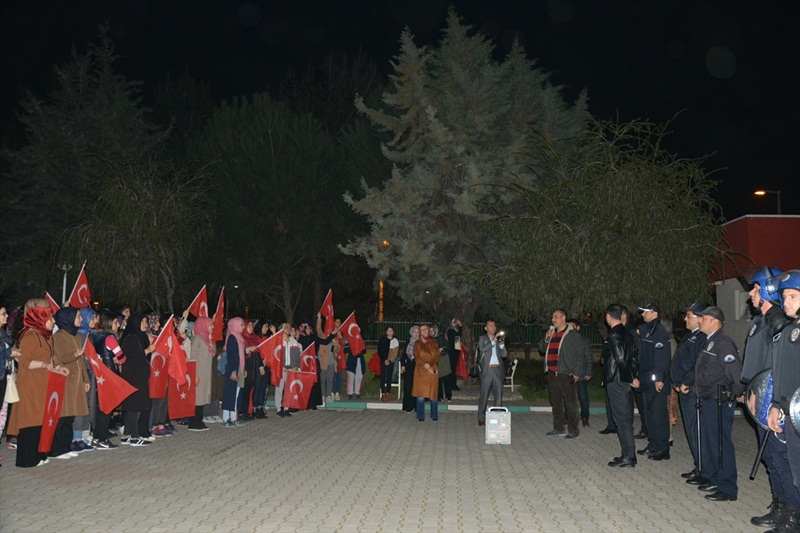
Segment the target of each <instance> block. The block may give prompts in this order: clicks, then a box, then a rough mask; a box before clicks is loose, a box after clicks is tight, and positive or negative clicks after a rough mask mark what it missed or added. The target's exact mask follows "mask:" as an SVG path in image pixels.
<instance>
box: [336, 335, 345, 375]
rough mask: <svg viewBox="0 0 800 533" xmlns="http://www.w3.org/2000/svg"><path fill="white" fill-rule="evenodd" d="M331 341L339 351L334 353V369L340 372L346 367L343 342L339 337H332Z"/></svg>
mask: <svg viewBox="0 0 800 533" xmlns="http://www.w3.org/2000/svg"><path fill="white" fill-rule="evenodd" d="M333 342H335V343H336V345H337V346H339V353H337V354H336V371H337V372H341V371H342V370H344V369H346V368H347V354H346V353H345V351H344V343H343V342H342V339H341V338H340V337H336V338H335V339H333ZM334 351H335V350H334Z"/></svg>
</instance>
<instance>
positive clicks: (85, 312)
mask: <svg viewBox="0 0 800 533" xmlns="http://www.w3.org/2000/svg"><path fill="white" fill-rule="evenodd" d="M78 314H80V315H81V325H80V326H79V327H78V335H77V337H76V339H75V341H76V342H77V343H78V345H80V346H83V345H84V342H86V339H87V338H88V337H90V334H91V333H92V332H93V331H96V330H97V328H98V327H99V324H100V315H99V314H97V313H95V312H94V311H92V310H91V309H90V308H88V307H81V308H80V309H78ZM98 353H100V352H98ZM83 363H84V365H83V366H84V370H85V371H86V376H87V377H88V383H89V392H88V393H87V394H86V405H87V406H88V414H87V415H86V416H76V417H75V420H74V421H73V422H72V431H73V433H75V434H76V435H77V433H78V432H80V434H81V440H82V441H83V442H84V445H83V446H81V448H82V449H81V450H80V451H90V450H93V449H94V448H93V447H92V446H91V439H89V433H90V430H91V428H93V427H95V426H96V425H97V382H96V381H95V379H94V372H92V365H90V364H89V361H87V360H86V358H85V357H84V358H83ZM84 439H86V440H84ZM72 451H75V450H72ZM79 453H80V452H79Z"/></svg>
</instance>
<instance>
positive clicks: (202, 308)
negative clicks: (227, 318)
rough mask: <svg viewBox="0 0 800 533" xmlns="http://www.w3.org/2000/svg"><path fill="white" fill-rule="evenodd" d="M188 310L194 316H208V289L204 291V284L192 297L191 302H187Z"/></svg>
mask: <svg viewBox="0 0 800 533" xmlns="http://www.w3.org/2000/svg"><path fill="white" fill-rule="evenodd" d="M189 312H190V313H192V314H193V315H194V316H195V317H196V318H200V317H201V316H203V317H207V316H208V291H206V286H205V285H203V288H202V289H200V292H198V293H197V296H195V297H194V300H192V303H191V304H189Z"/></svg>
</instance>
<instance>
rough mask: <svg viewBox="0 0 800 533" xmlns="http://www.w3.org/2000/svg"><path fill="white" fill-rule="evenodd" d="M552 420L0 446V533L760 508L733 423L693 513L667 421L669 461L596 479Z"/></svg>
mask: <svg viewBox="0 0 800 533" xmlns="http://www.w3.org/2000/svg"><path fill="white" fill-rule="evenodd" d="M379 405H380V404H379ZM450 405H451V406H453V404H450ZM465 407H466V406H465ZM271 414H272V413H271ZM594 420H596V419H593V422H594ZM551 423H552V419H551V417H550V415H549V414H547V413H541V412H514V414H513V415H512V438H511V444H510V445H508V446H503V445H486V444H484V428H482V427H479V426H478V425H477V417H476V414H475V412H474V409H473V410H459V409H450V410H449V411H448V412H442V413H441V415H440V419H439V420H438V421H437V422H432V421H431V420H430V419H427V420H425V422H417V420H416V418H415V417H414V416H413V415H407V414H405V413H402V412H401V411H398V410H396V409H395V410H386V409H374V410H373V409H367V410H364V409H343V410H337V409H326V410H320V411H317V412H300V413H296V414H295V416H293V417H292V418H290V419H280V418H278V417H275V416H270V418H269V419H267V420H260V421H252V422H248V423H247V424H245V425H244V426H242V427H239V428H224V427H222V426H221V425H219V424H213V425H211V426H210V430H209V431H206V432H203V433H191V432H188V431H186V430H185V429H179V430H178V432H177V434H176V435H175V436H173V437H171V438H162V439H158V440H157V441H156V442H155V443H153V445H151V446H149V447H147V448H138V449H135V448H130V447H120V448H119V449H117V450H111V451H95V452H86V453H83V454H81V456H80V457H78V458H74V459H70V460H68V461H51V462H50V464H48V465H45V466H42V467H38V468H34V469H20V468H16V467H14V456H15V453H16V452H14V451H13V450H6V449H3V451H2V452H3V453H2V454H3V455H4V456H5V459H4V461H3V467H2V468H0V531H3V533H6V532H36V533H39V532H42V531H54V530H60V531H87V532H106V531H111V530H115V531H130V532H148V533H155V532H162V531H163V532H182V531H187V532H189V531H192V532H193V531H245V532H246V531H259V532H265V531H281V532H283V531H299V532H307V531H325V532H328V531H337V532H344V533H349V532H358V531H365V532H372V531H389V530H393V531H420V532H425V531H432V532H433V531H435V532H438V531H448V532H449V531H467V532H473V531H486V532H497V531H507V532H516V531H567V532H573V531H613V532H617V531H626V532H627V531H647V532H651V531H672V532H674V531H676V530H679V531H712V530H730V531H749V530H751V529H752V528H751V527H750V526H749V520H750V517H751V516H754V515H757V514H759V515H760V514H763V513H764V512H766V507H767V505H768V504H769V502H770V500H771V498H770V494H769V488H768V480H767V476H766V472H765V471H764V470H763V468H762V469H761V470H760V472H759V475H758V477H757V478H756V480H755V481H749V480H748V479H747V475H748V473H749V470H750V466H751V465H752V462H753V459H754V458H755V454H756V451H757V450H756V441H755V434H754V431H753V430H752V428H751V427H750V426H749V424H748V422H747V420H746V419H745V417H741V416H738V417H736V420H735V422H734V442H735V445H736V452H737V453H736V455H737V463H738V467H739V501H738V502H735V503H714V502H709V501H706V500H705V499H704V498H703V494H702V493H700V492H699V491H698V490H697V489H696V488H694V487H692V486H689V485H686V484H685V483H684V482H683V479H681V478H680V476H679V474H680V473H681V472H684V471H686V470H688V469H689V468H690V466H691V457H690V454H689V450H688V447H687V446H686V442H685V437H684V435H683V430H682V427H681V426H680V423H679V424H678V425H677V426H675V428H674V430H673V433H674V438H675V445H674V447H673V448H672V449H671V455H672V459H671V460H669V461H662V462H653V461H648V460H646V459H643V460H640V462H639V464H638V465H637V467H636V468H635V469H625V470H618V469H612V468H609V467H607V466H606V463H607V462H608V461H609V460H610V459H611V458H612V457H614V456H615V455H618V454H619V443H618V440H617V438H616V436H615V435H600V434H599V433H598V429H601V427H598V428H594V427H590V428H582V431H581V436H580V439H578V440H576V441H565V440H564V439H563V438H554V437H546V436H545V433H546V432H547V431H548V430H549V429H550V425H551ZM598 424H599V422H598ZM637 426H638V423H637ZM645 444H646V443H645V442H644V441H637V446H639V447H642V446H644V445H645ZM110 513H113V516H109V514H110ZM122 516H124V517H127V518H126V519H125V521H121V520H120V519H117V518H116V517H122Z"/></svg>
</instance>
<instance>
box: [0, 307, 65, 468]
mask: <svg viewBox="0 0 800 533" xmlns="http://www.w3.org/2000/svg"><path fill="white" fill-rule="evenodd" d="M23 323H24V325H25V328H26V329H25V330H24V331H23V332H22V336H21V338H20V341H19V351H20V357H19V374H18V375H17V389H18V391H19V402H17V405H15V406H14V410H13V411H12V412H11V420H10V421H9V426H8V432H9V434H12V435H13V434H16V435H17V463H16V464H17V466H19V467H22V468H29V467H32V466H39V465H40V464H45V463H47V461H48V459H47V454H46V453H41V452H39V438H40V437H41V434H42V419H43V418H44V407H45V405H44V404H45V396H47V380H48V378H49V372H50V370H56V371H58V372H62V373H64V374H68V373H69V370H67V369H66V368H64V367H62V366H60V365H54V364H53V325H54V324H55V321H54V320H53V312H52V310H51V309H50V304H48V303H47V300H44V299H40V298H36V299H32V300H28V302H27V303H26V304H25V315H24V317H23Z"/></svg>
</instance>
